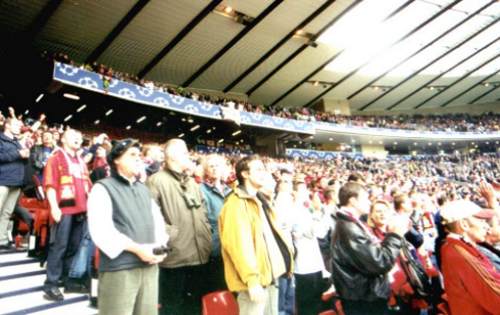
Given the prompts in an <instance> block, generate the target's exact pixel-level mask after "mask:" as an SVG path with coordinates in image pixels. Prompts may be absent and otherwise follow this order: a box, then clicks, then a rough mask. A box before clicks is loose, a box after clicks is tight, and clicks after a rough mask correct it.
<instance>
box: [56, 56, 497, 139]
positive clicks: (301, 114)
mask: <svg viewBox="0 0 500 315" xmlns="http://www.w3.org/2000/svg"><path fill="white" fill-rule="evenodd" d="M52 58H53V59H54V60H56V61H60V62H64V63H69V64H73V65H75V66H81V67H83V68H85V69H87V70H89V71H94V72H96V73H99V74H101V75H102V77H103V83H104V87H105V88H106V86H109V84H110V82H111V80H112V78H115V79H119V80H123V81H126V82H130V83H134V84H138V85H141V86H145V87H149V88H155V89H158V90H160V91H163V92H168V93H170V94H174V95H181V96H184V97H188V98H191V99H194V100H198V101H204V102H210V103H214V104H217V105H221V106H228V107H233V108H237V109H240V110H245V111H248V112H254V113H262V114H266V115H271V116H275V117H281V118H288V119H296V120H305V121H311V122H314V121H320V122H328V123H333V124H337V125H342V126H356V127H367V128H389V129H403V130H417V131H446V132H478V133H484V132H496V131H500V114H498V113H484V114H480V115H470V114H441V115H386V116H369V115H341V114H337V113H330V112H324V111H318V110H315V109H312V108H306V107H304V108H295V107H282V106H269V105H263V104H251V103H249V102H246V101H243V100H237V99H230V98H226V97H217V96H213V95H203V94H198V93H195V92H193V91H189V90H187V89H185V88H183V87H178V86H177V87H176V86H173V85H169V84H165V83H161V82H153V81H149V80H145V79H144V78H142V79H141V78H139V77H137V76H136V75H132V74H128V73H123V72H120V71H117V70H115V69H113V68H111V67H107V66H105V65H102V64H99V63H97V62H94V63H92V64H85V65H78V64H76V63H75V62H74V61H72V60H71V59H70V58H69V57H68V55H65V54H55V55H53V56H52Z"/></svg>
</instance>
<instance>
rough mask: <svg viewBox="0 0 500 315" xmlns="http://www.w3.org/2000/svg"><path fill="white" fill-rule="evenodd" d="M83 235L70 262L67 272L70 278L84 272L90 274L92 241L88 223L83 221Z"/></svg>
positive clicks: (77, 276)
mask: <svg viewBox="0 0 500 315" xmlns="http://www.w3.org/2000/svg"><path fill="white" fill-rule="evenodd" d="M82 229H83V232H82V233H83V237H82V241H81V242H80V247H79V248H78V252H77V253H76V255H75V257H73V261H72V262H71V267H70V269H69V272H68V276H69V277H70V278H76V279H79V278H82V277H83V276H85V274H87V275H90V269H91V267H92V257H93V255H94V249H95V246H94V243H93V242H92V239H91V238H90V233H89V229H88V224H87V222H86V221H85V222H84V224H83V227H82Z"/></svg>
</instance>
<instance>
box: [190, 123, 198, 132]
mask: <svg viewBox="0 0 500 315" xmlns="http://www.w3.org/2000/svg"><path fill="white" fill-rule="evenodd" d="M198 129H200V125H196V126H193V127H191V129H189V130H190V131H191V132H193V131H196V130H198Z"/></svg>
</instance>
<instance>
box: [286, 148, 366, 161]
mask: <svg viewBox="0 0 500 315" xmlns="http://www.w3.org/2000/svg"><path fill="white" fill-rule="evenodd" d="M286 156H287V157H290V158H300V159H318V160H333V159H336V158H337V157H339V156H350V157H362V156H363V155H362V154H361V153H351V152H335V151H317V150H306V149H290V148H287V149H286Z"/></svg>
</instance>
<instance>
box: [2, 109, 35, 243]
mask: <svg viewBox="0 0 500 315" xmlns="http://www.w3.org/2000/svg"><path fill="white" fill-rule="evenodd" d="M21 127H22V122H21V121H20V120H17V119H15V118H12V117H9V118H7V119H5V122H4V131H3V133H0V249H9V248H10V247H11V245H12V244H11V243H10V241H9V238H8V234H9V231H8V225H9V220H10V216H11V215H12V212H13V211H14V207H15V206H16V203H17V199H18V197H19V194H20V191H21V186H22V185H23V179H24V168H25V167H24V164H25V162H26V161H27V159H28V158H29V153H30V150H29V149H26V148H23V147H22V146H21V144H20V143H19V141H18V140H17V137H18V136H19V134H20V132H21Z"/></svg>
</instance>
